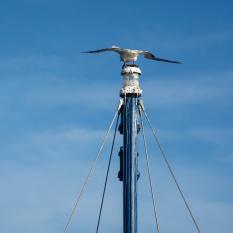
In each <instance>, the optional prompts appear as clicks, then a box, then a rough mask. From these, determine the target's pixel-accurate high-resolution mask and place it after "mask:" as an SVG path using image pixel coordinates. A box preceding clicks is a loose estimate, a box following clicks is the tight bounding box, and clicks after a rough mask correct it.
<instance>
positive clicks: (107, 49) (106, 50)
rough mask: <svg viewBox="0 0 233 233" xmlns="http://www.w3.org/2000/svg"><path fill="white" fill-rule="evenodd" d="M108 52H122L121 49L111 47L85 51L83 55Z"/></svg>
mask: <svg viewBox="0 0 233 233" xmlns="http://www.w3.org/2000/svg"><path fill="white" fill-rule="evenodd" d="M108 51H114V52H118V53H120V52H121V51H122V49H121V48H119V47H116V46H112V47H111V48H105V49H98V50H90V51H85V52H83V53H102V52H108Z"/></svg>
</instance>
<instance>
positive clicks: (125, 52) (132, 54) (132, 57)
mask: <svg viewBox="0 0 233 233" xmlns="http://www.w3.org/2000/svg"><path fill="white" fill-rule="evenodd" d="M108 51H114V52H117V53H118V54H119V55H120V60H121V61H123V62H124V63H128V62H133V63H134V62H135V61H137V58H138V56H139V55H144V58H147V59H151V60H156V61H163V62H170V63H178V64H180V62H178V61H171V60H166V59H162V58H159V57H157V56H155V55H154V54H153V53H151V52H149V51H146V50H135V49H123V48H120V47H117V46H112V47H111V48H105V49H98V50H92V51H85V52H83V53H102V52H108Z"/></svg>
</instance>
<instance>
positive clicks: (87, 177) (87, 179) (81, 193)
mask: <svg viewBox="0 0 233 233" xmlns="http://www.w3.org/2000/svg"><path fill="white" fill-rule="evenodd" d="M119 107H120V105H119ZM119 107H118V109H117V111H116V113H115V114H114V117H113V119H112V121H111V123H110V125H109V128H108V130H107V132H106V134H105V136H104V138H103V140H102V142H101V144H100V148H99V151H98V153H97V156H96V158H95V160H94V161H93V162H92V164H91V167H90V169H89V172H88V173H87V176H86V178H85V181H84V183H83V186H82V188H81V191H80V193H79V194H78V196H77V199H76V201H75V204H74V207H73V209H72V210H71V213H70V215H69V218H68V220H67V223H66V225H65V228H64V233H67V230H68V227H69V226H70V224H71V222H72V218H73V216H74V214H75V212H76V210H77V209H78V206H79V202H80V200H81V197H82V195H83V193H84V191H85V189H86V186H87V183H88V181H89V179H90V177H91V175H92V174H93V172H94V170H95V166H96V163H97V161H98V160H99V158H100V155H101V152H102V150H103V148H104V145H105V143H106V140H107V138H108V136H109V133H110V130H111V128H112V125H113V123H114V121H115V119H116V117H117V116H118V115H119Z"/></svg>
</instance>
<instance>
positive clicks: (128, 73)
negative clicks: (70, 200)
mask: <svg viewBox="0 0 233 233" xmlns="http://www.w3.org/2000/svg"><path fill="white" fill-rule="evenodd" d="M107 51H114V52H117V53H118V54H119V55H120V60H121V61H122V62H124V65H123V67H122V71H121V75H122V76H123V81H124V82H123V87H122V88H121V90H120V103H119V105H118V107H117V110H116V113H115V115H114V117H113V119H112V121H111V123H110V126H109V128H108V130H107V132H106V134H105V136H104V139H103V141H102V143H101V145H100V148H99V151H98V153H97V156H96V158H95V160H94V161H93V163H92V165H91V168H90V170H89V172H88V174H87V176H86V179H85V182H84V184H83V186H82V188H81V191H80V193H79V195H78V198H77V200H76V202H75V205H74V207H73V209H72V211H71V214H70V216H69V218H68V221H67V224H66V226H65V229H64V233H67V230H68V227H69V226H70V224H71V221H72V218H73V215H74V213H75V211H76V210H77V208H78V207H79V203H80V200H81V197H82V195H83V193H84V191H85V189H86V186H87V184H88V181H89V180H90V177H91V176H92V175H93V172H94V170H95V167H96V163H97V161H98V160H99V158H100V155H101V152H102V150H103V147H104V146H105V142H106V140H107V138H108V136H109V134H110V131H111V128H112V126H113V123H114V122H115V120H116V119H117V120H116V125H115V130H114V135H113V141H112V146H111V151H110V156H109V161H108V166H107V172H106V177H105V182H104V188H103V193H102V198H101V204H100V210H99V216H98V221H97V226H96V233H98V232H99V225H100V220H101V215H102V210H103V204H104V197H105V192H106V187H107V183H108V176H109V170H110V166H111V161H112V155H113V149H114V144H115V138H116V132H117V130H118V131H119V132H120V134H122V136H123V146H121V147H120V150H119V153H118V155H119V158H120V169H119V172H118V178H119V180H120V181H122V183H123V233H137V223H138V221H137V220H138V208H137V186H138V179H139V177H140V173H139V171H138V156H139V153H138V149H137V141H138V134H139V132H140V131H142V140H143V144H144V153H145V158H146V163H147V173H148V178H149V184H150V192H151V197H152V204H153V211H154V217H155V225H156V231H157V232H158V233H160V227H159V221H158V213H157V206H156V200H155V199H156V197H155V193H154V189H153V183H152V177H151V169H150V162H149V156H148V151H147V140H146V136H145V132H144V123H143V116H144V119H146V122H147V123H148V125H149V128H150V129H151V131H152V133H153V136H154V139H155V143H156V145H157V146H158V148H159V150H160V153H161V156H162V158H163V159H164V162H165V164H166V166H167V168H168V171H169V172H170V174H171V177H172V179H173V180H174V183H175V185H176V187H177V189H178V191H179V193H180V195H181V198H182V200H183V202H184V204H185V207H186V208H187V210H188V213H189V215H190V217H191V219H192V221H193V223H194V225H195V228H196V230H197V232H198V233H200V229H199V226H198V224H197V222H196V220H195V218H194V216H193V214H192V212H191V209H190V207H189V205H188V202H187V200H186V198H185V196H184V194H183V192H182V189H181V187H180V185H179V183H178V181H177V179H176V176H175V174H174V172H173V170H172V167H171V165H170V163H169V161H168V159H167V156H166V154H165V152H164V150H163V148H162V146H161V144H160V142H159V139H158V137H157V134H156V131H155V130H154V128H153V127H152V124H151V122H150V120H149V117H148V115H147V113H146V111H145V108H144V104H143V102H142V100H141V99H140V97H141V94H142V90H141V88H140V85H139V78H140V76H141V70H140V68H139V66H138V65H135V64H134V62H135V61H136V60H137V57H138V56H139V55H144V57H145V58H147V59H152V60H156V61H162V62H169V63H180V62H178V61H171V60H166V59H162V58H159V57H157V56H155V55H154V54H152V53H151V52H149V51H145V50H132V49H123V48H119V47H116V46H112V47H111V48H105V49H99V50H93V51H86V52H84V53H101V52H107ZM131 62H132V63H133V64H132V63H131ZM128 63H131V64H128ZM119 119H120V123H119Z"/></svg>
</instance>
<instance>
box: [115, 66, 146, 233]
mask: <svg viewBox="0 0 233 233" xmlns="http://www.w3.org/2000/svg"><path fill="white" fill-rule="evenodd" d="M121 74H122V75H123V79H124V86H123V88H122V89H121V94H120V95H121V97H122V98H123V100H124V104H123V106H122V109H121V124H120V128H119V131H120V132H121V133H122V134H123V147H121V150H120V152H119V156H120V161H121V162H120V165H121V166H120V171H119V173H118V178H119V179H120V180H121V181H123V229H124V230H123V233H137V180H138V178H139V172H138V164H137V161H138V159H137V157H138V152H137V134H138V111H137V98H138V97H139V96H140V95H141V92H142V91H141V90H140V88H139V76H140V75H141V71H140V69H139V68H138V66H136V65H125V66H123V69H122V72H121Z"/></svg>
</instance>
